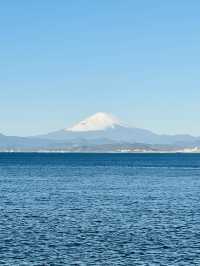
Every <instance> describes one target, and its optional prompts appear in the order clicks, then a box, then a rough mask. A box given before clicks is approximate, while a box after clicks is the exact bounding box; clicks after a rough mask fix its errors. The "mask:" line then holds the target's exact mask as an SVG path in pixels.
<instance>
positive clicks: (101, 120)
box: [39, 112, 200, 145]
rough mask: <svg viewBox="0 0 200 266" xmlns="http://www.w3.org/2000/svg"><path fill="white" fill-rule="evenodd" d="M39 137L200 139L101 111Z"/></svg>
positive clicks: (153, 140)
mask: <svg viewBox="0 0 200 266" xmlns="http://www.w3.org/2000/svg"><path fill="white" fill-rule="evenodd" d="M39 138H45V139H51V140H57V141H58V140H59V141H61V140H62V141H67V142H73V143H76V144H80V143H81V144H83V143H92V144H93V143H97V142H98V143H99V144H100V143H102V144H104V143H113V142H114V143H116V142H117V143H119V142H120V143H121V142H125V143H146V144H164V145H185V144H195V143H196V142H199V141H200V139H199V138H196V137H193V136H190V135H159V134H156V133H153V132H152V131H150V130H147V129H141V128H136V127H131V126H127V125H126V124H124V123H122V122H121V121H120V120H119V119H117V118H116V117H114V116H113V115H111V114H107V113H103V112H99V113H96V114H94V115H92V116H90V117H88V118H86V119H84V120H83V121H81V122H79V123H77V124H75V125H73V126H72V127H69V128H66V129H62V130H58V131H55V132H51V133H49V134H47V135H43V136H39Z"/></svg>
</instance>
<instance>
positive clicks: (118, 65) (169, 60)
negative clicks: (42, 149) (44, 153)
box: [0, 0, 200, 135]
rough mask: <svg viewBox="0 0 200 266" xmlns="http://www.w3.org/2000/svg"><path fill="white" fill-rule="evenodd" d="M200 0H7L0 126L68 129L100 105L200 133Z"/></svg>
mask: <svg viewBox="0 0 200 266" xmlns="http://www.w3.org/2000/svg"><path fill="white" fill-rule="evenodd" d="M199 12H200V1H198V0H191V1H188V0H187V1H186V0H168V1H160V0H157V1H155V0H151V1H149V0H140V1H135V0H101V1H92V0H90V1H88V0H69V1H66V0H59V1H55V0H34V1H33V0H32V1H31V0H30V1H27V0H18V1H16V0H7V1H2V2H1V5H0V132H2V133H5V134H9V135H32V134H37V133H46V132H48V131H52V130H55V129H60V128H63V127H66V126H68V125H71V124H73V122H77V121H79V120H80V119H82V118H85V117H87V116H88V115H91V114H93V113H95V112H98V111H104V112H110V113H113V114H115V115H116V116H119V117H120V118H121V119H122V120H124V121H125V122H127V123H130V124H131V125H135V126H137V127H143V128H148V129H151V130H153V131H155V132H160V133H191V134H194V135H200V119H199V117H200V116H199V114H200V45H199V44H200V16H199Z"/></svg>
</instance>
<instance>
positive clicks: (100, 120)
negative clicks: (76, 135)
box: [66, 112, 121, 132]
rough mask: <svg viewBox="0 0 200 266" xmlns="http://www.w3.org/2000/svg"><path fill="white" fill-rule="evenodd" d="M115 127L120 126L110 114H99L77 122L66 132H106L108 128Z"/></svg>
mask: <svg viewBox="0 0 200 266" xmlns="http://www.w3.org/2000/svg"><path fill="white" fill-rule="evenodd" d="M117 125H118V126H120V125H121V123H120V121H119V120H118V119H117V118H116V117H114V116H113V115H112V114H107V113H104V112H99V113H96V114H94V115H92V116H90V117H88V118H86V119H85V120H83V121H81V122H79V123H78V124H76V125H74V126H73V127H71V128H68V129H66V131H73V132H82V131H98V130H106V129H108V128H115V126H117Z"/></svg>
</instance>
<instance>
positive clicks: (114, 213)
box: [0, 153, 200, 266]
mask: <svg viewBox="0 0 200 266" xmlns="http://www.w3.org/2000/svg"><path fill="white" fill-rule="evenodd" d="M0 265H1V266H3V265H6V266H18V265H19V266H25V265H27V266H46V265H47V266H61V265H67V266H68V265H85V266H89V265H95V266H96V265H102V266H107V265H108V266H112V265H117V266H118V265H119V266H120V265H130V266H132V265H133V266H137V265H141V266H149V265H150V266H154V265H155V266H156V265H162V266H165V265H169V266H176V265H178V266H179V265H180V266H183V265H186V266H188V265H200V155H199V154H56V153H52V154H50V153H46V154H45V153H44V154H40V153H35V154H34V153H0Z"/></svg>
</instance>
